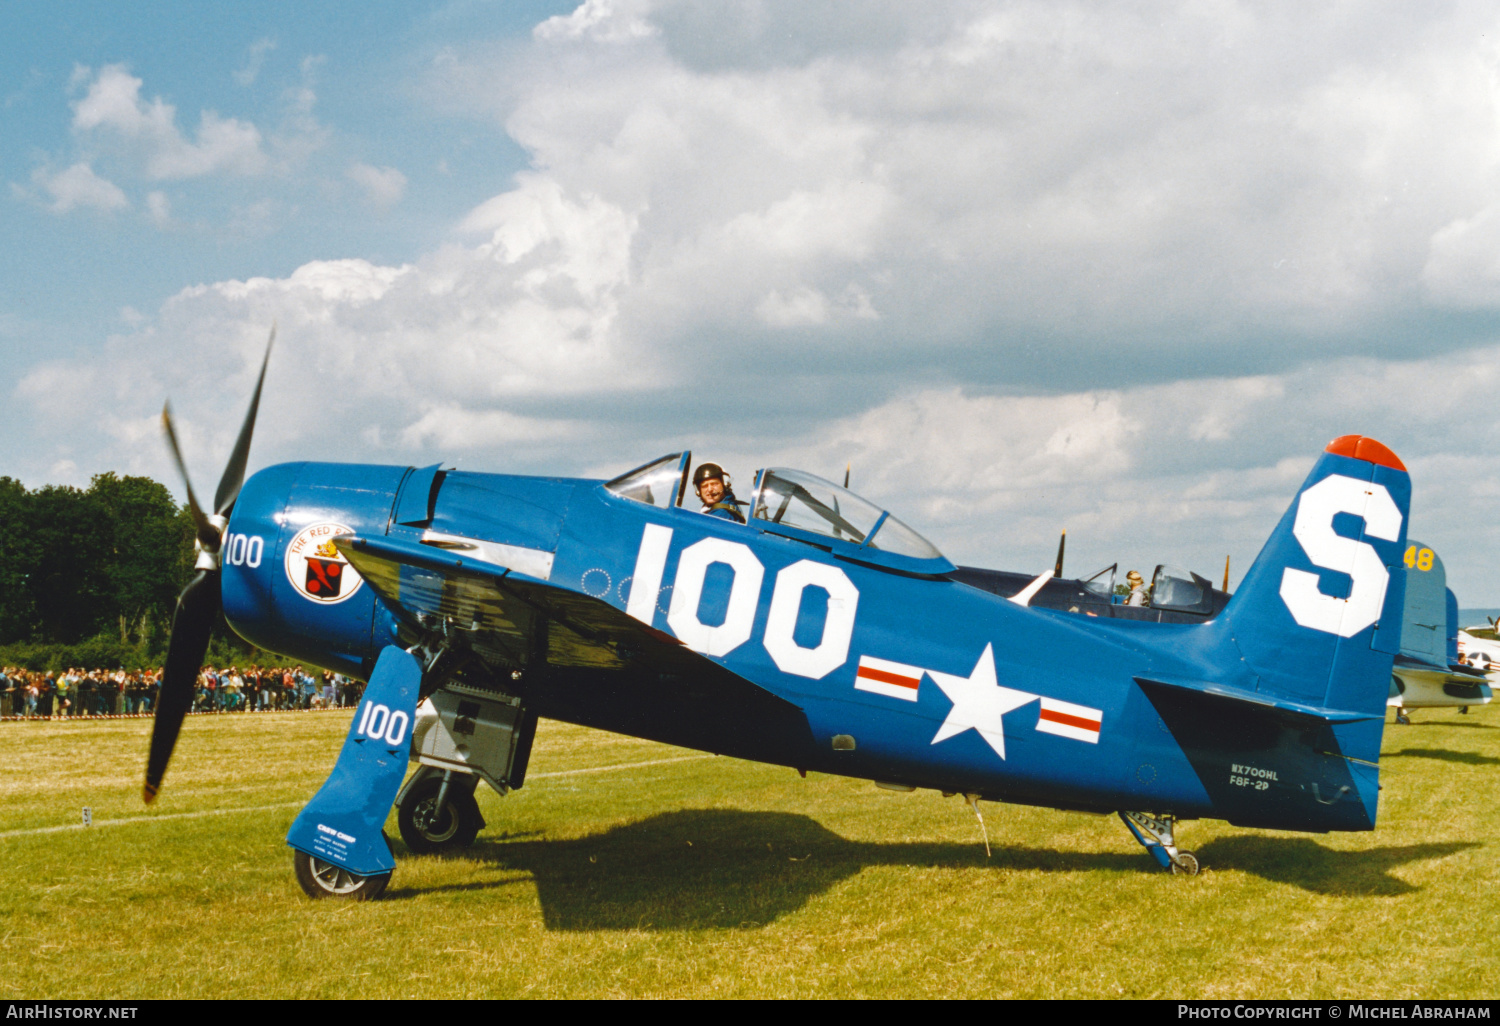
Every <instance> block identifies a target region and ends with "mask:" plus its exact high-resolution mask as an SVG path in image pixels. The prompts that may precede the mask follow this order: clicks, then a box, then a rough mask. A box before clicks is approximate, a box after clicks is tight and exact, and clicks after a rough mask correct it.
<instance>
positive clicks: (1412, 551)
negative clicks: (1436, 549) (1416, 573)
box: [1404, 545, 1437, 573]
mask: <svg viewBox="0 0 1500 1026" xmlns="http://www.w3.org/2000/svg"><path fill="white" fill-rule="evenodd" d="M1436 558H1437V556H1436V555H1434V554H1433V551H1432V550H1431V549H1423V550H1421V551H1420V552H1418V551H1417V547H1416V546H1415V545H1408V546H1407V547H1406V558H1405V560H1404V562H1405V563H1406V568H1407V569H1408V570H1410V569H1411V568H1412V567H1413V566H1415V567H1416V568H1417V569H1418V570H1421V571H1422V572H1423V573H1426V572H1427V571H1428V570H1431V569H1432V561H1433V560H1434V559H1436Z"/></svg>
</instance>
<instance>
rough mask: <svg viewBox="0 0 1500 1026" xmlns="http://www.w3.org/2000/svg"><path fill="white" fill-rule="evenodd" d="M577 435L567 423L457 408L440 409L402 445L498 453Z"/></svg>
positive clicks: (406, 431)
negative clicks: (519, 446) (507, 449)
mask: <svg viewBox="0 0 1500 1026" xmlns="http://www.w3.org/2000/svg"><path fill="white" fill-rule="evenodd" d="M576 433H577V431H576V425H573V424H571V423H569V422H567V421H548V420H539V419H537V418H533V417H520V416H517V415H515V414H513V413H510V412H508V411H505V410H466V409H464V408H462V407H460V406H456V405H445V406H436V407H433V408H432V409H430V410H428V411H427V412H425V413H423V414H422V416H421V417H420V418H419V419H417V420H416V421H415V422H413V423H412V424H410V425H408V426H407V427H405V428H403V429H402V430H401V435H400V437H401V444H402V445H403V446H405V447H407V448H409V449H423V448H427V447H432V448H435V449H441V450H448V451H456V452H464V453H468V452H473V451H474V450H494V449H497V448H503V447H505V446H507V445H513V444H515V443H518V442H527V443H534V442H540V441H556V440H560V439H565V438H568V437H570V436H573V435H575V434H576Z"/></svg>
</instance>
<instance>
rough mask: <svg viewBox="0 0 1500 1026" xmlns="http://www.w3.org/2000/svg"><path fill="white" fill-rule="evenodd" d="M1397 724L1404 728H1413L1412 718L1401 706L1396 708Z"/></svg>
mask: <svg viewBox="0 0 1500 1026" xmlns="http://www.w3.org/2000/svg"><path fill="white" fill-rule="evenodd" d="M1396 722H1397V723H1400V724H1403V725H1404V726H1408V727H1409V726H1411V717H1410V716H1408V715H1406V710H1405V709H1403V708H1401V707H1400V706H1399V705H1398V706H1396Z"/></svg>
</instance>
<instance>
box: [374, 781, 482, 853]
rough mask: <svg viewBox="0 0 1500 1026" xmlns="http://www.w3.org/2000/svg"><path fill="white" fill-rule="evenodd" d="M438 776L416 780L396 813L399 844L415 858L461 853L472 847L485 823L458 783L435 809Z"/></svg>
mask: <svg viewBox="0 0 1500 1026" xmlns="http://www.w3.org/2000/svg"><path fill="white" fill-rule="evenodd" d="M442 786H443V778H442V776H441V775H434V776H430V777H427V778H426V779H425V780H419V781H417V782H416V783H415V784H413V785H412V786H411V788H410V789H409V790H408V791H407V792H406V796H405V797H404V798H402V799H401V804H400V806H398V807H397V809H396V825H397V826H398V827H399V828H400V830H401V840H403V841H405V842H406V847H407V848H409V849H410V850H411V852H412V854H414V855H437V854H442V853H445V852H453V851H462V850H463V849H465V848H467V847H468V846H469V845H471V844H473V843H474V838H475V837H477V836H478V835H479V828H480V827H481V826H482V825H483V824H484V820H483V819H481V818H480V815H479V802H478V801H476V800H475V798H474V794H473V792H472V791H470V790H468V789H467V788H465V787H464V786H462V785H461V784H459V783H454V784H452V785H450V786H449V788H448V796H447V799H446V801H444V803H443V807H442V808H441V809H438V808H436V807H435V806H436V805H437V796H438V791H439V790H440V789H441V788H442Z"/></svg>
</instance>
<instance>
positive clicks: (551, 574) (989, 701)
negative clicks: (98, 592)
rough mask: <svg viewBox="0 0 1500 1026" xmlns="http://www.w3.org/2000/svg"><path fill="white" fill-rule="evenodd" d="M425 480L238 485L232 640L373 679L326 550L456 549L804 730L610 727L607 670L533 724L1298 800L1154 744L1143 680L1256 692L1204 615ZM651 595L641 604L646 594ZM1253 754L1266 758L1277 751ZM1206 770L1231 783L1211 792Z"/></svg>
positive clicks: (903, 773) (920, 779)
mask: <svg viewBox="0 0 1500 1026" xmlns="http://www.w3.org/2000/svg"><path fill="white" fill-rule="evenodd" d="M433 469H434V468H429V470H428V471H421V470H414V469H413V468H409V467H395V466H374V465H349V464H325V463H294V464H283V465H280V466H275V467H271V468H268V469H266V470H263V471H261V472H260V473H258V474H256V475H255V476H253V477H252V478H251V479H250V480H249V481H248V482H246V484H245V487H244V489H243V491H242V493H241V496H240V499H239V502H238V504H237V506H236V507H235V510H234V515H233V519H232V520H231V521H230V524H229V526H228V529H227V537H226V544H225V547H224V557H223V564H224V583H223V596H224V611H225V615H226V617H227V618H228V620H229V623H230V624H231V626H232V627H233V628H234V629H235V631H236V632H238V633H239V634H240V635H241V636H243V637H244V638H246V639H247V640H249V641H251V642H252V643H254V644H256V645H259V646H261V647H264V648H266V649H269V650H271V651H275V652H278V653H283V654H286V655H289V656H292V657H295V658H297V659H300V660H304V661H306V662H308V663H311V664H316V665H320V666H325V667H330V668H333V669H335V670H338V671H340V672H344V673H348V674H350V675H353V676H357V677H362V678H363V677H367V676H368V675H369V673H370V671H371V669H372V667H373V665H374V662H375V659H376V657H377V656H378V655H379V653H380V651H381V649H382V648H383V647H385V646H387V645H390V644H393V643H398V639H399V637H400V628H399V626H398V623H397V620H396V618H395V617H394V616H393V615H392V613H391V612H390V611H389V610H388V609H387V608H386V607H385V606H384V605H383V604H382V603H381V602H380V601H378V600H377V598H376V596H375V595H374V593H373V591H372V589H371V588H370V587H367V586H362V582H360V581H359V580H358V579H357V577H353V576H352V575H353V571H352V568H347V567H344V568H339V567H338V565H337V564H338V558H337V556H336V554H335V555H330V554H329V553H330V552H331V549H330V548H329V547H328V546H327V539H328V538H329V537H332V536H334V535H337V534H356V535H367V536H371V537H390V538H395V539H403V540H410V541H413V542H416V541H422V540H423V539H427V541H426V543H427V544H433V543H434V541H433V539H437V541H438V542H439V543H440V542H441V539H443V538H456V539H466V540H468V541H469V542H471V543H473V544H475V545H478V546H479V548H478V549H474V550H473V551H477V552H479V553H480V558H487V559H491V560H493V561H495V562H496V563H497V564H500V565H506V566H511V567H513V568H515V569H516V570H518V571H519V572H522V573H525V574H526V575H528V576H530V577H535V578H541V579H544V580H546V581H547V582H548V583H550V584H551V585H553V586H555V587H558V588H564V589H570V590H572V591H576V592H579V593H582V594H586V595H589V596H592V597H594V598H597V599H598V600H600V601H602V602H606V603H609V604H610V605H612V606H614V607H615V608H617V609H620V610H624V611H628V612H629V613H630V614H631V615H633V616H635V617H636V618H637V619H639V620H641V621H642V622H644V623H646V624H647V626H649V627H651V628H653V629H654V630H656V631H660V632H662V633H663V634H665V635H668V636H671V637H674V638H676V639H677V640H678V641H679V642H681V643H682V644H684V645H686V646H687V647H688V648H691V649H693V650H694V651H696V652H699V653H701V654H702V655H703V656H704V657H705V658H707V659H709V660H712V661H713V662H716V663H718V664H720V665H721V666H723V667H724V668H726V669H728V670H730V671H732V672H733V673H735V674H737V675H739V676H740V677H743V678H744V679H745V680H747V681H750V682H752V683H753V684H754V685H756V686H758V687H759V688H761V689H764V690H765V691H767V692H769V693H770V694H772V695H774V696H776V697H778V698H780V699H783V700H785V702H787V703H790V704H791V705H793V706H795V707H797V709H800V710H801V713H802V715H804V716H805V718H806V725H807V729H806V731H805V733H806V738H805V739H802V738H799V739H798V740H797V741H796V743H795V744H792V745H790V746H789V743H788V741H787V738H786V737H784V736H774V737H773V736H772V733H773V732H774V730H775V729H779V728H772V727H769V726H768V725H766V724H761V723H755V722H743V723H741V724H737V725H736V726H735V727H734V730H735V731H737V732H738V733H737V735H736V736H735V737H732V738H726V736H725V728H724V726H723V724H722V723H717V724H709V723H707V722H706V721H705V722H703V723H701V724H695V723H692V722H687V723H685V722H683V718H682V717H681V716H679V715H676V714H674V711H673V710H671V709H660V710H656V711H653V710H646V711H645V712H643V711H642V710H640V709H635V710H632V712H631V714H630V715H629V716H623V715H622V714H620V712H619V710H620V709H621V708H622V706H621V691H622V690H623V689H628V688H630V687H631V686H632V685H631V681H630V679H629V678H628V677H626V676H620V675H617V676H611V675H610V672H611V671H610V669H609V667H608V666H601V667H599V668H598V670H597V672H595V673H592V675H590V674H584V673H581V674H578V675H575V677H573V678H570V680H577V681H578V682H580V683H579V684H578V687H579V688H583V689H595V690H594V692H592V693H595V694H598V695H600V696H607V697H608V698H609V701H598V702H594V701H591V700H589V695H588V694H581V693H575V694H562V693H559V692H558V690H557V689H555V688H554V689H546V688H541V689H538V690H536V691H534V692H532V693H530V694H529V695H528V696H527V701H528V702H529V703H530V704H531V705H532V707H533V708H534V709H535V711H536V712H537V713H538V714H539V715H541V716H544V717H550V718H557V719H564V720H569V721H573V722H578V723H582V724H585V725H588V726H592V727H597V728H601V729H605V730H615V731H620V732H623V733H631V734H637V735H640V736H644V737H651V738H654V739H658V740H665V741H669V742H671V743H675V744H686V745H689V746H691V747H696V748H701V749H703V750H706V751H716V752H730V753H732V754H735V755H741V756H744V757H748V758H759V759H763V760H764V761H769V762H777V763H783V764H787V765H792V766H795V767H797V768H799V769H805V770H817V771H822V772H828V773H836V774H840V775H845V776H851V777H859V778H867V779H871V780H876V781H882V782H889V783H895V784H899V785H911V786H920V787H932V788H938V789H941V790H944V791H951V792H960V793H975V794H980V795H982V796H984V797H986V798H990V799H995V800H1005V801H1014V802H1024V803H1028V804H1038V805H1046V806H1054V807H1060V808H1076V809H1085V810H1091V811H1101V812H1103V811H1112V810H1116V809H1152V810H1160V811H1164V812H1171V813H1172V814H1174V815H1176V816H1179V817H1184V818H1194V817H1207V816H1213V817H1217V818H1228V819H1235V820H1237V821H1245V822H1249V823H1253V824H1257V825H1275V824H1276V822H1279V821H1278V820H1276V818H1275V815H1273V814H1271V813H1266V812H1262V811H1257V810H1258V809H1259V806H1256V805H1255V802H1257V801H1269V800H1270V799H1271V798H1272V796H1274V795H1276V794H1280V793H1281V792H1282V791H1286V792H1287V793H1288V794H1292V792H1293V790H1294V789H1295V788H1297V787H1300V786H1302V785H1301V784H1298V783H1296V782H1295V781H1292V780H1288V779H1287V776H1288V775H1289V767H1292V766H1293V765H1294V764H1296V759H1294V758H1292V756H1291V755H1288V759H1291V761H1289V762H1284V763H1281V764H1274V760H1268V759H1258V760H1256V761H1237V759H1236V758H1235V757H1233V756H1232V755H1226V756H1225V758H1224V760H1222V765H1220V764H1219V763H1217V762H1216V763H1214V765H1213V766H1212V768H1211V769H1210V770H1206V769H1205V766H1204V764H1203V763H1202V761H1201V760H1199V762H1198V765H1196V766H1195V765H1194V760H1193V759H1190V757H1189V755H1188V754H1187V753H1186V752H1185V746H1184V744H1183V742H1182V740H1181V738H1179V737H1177V736H1174V733H1173V730H1174V729H1179V727H1178V725H1177V724H1174V725H1173V727H1172V728H1169V726H1168V724H1167V722H1166V721H1165V720H1164V718H1163V715H1162V713H1161V712H1160V711H1159V709H1158V707H1157V705H1155V704H1153V701H1152V699H1150V698H1149V697H1148V696H1147V694H1146V693H1145V692H1144V691H1143V690H1142V687H1141V686H1140V685H1139V684H1138V683H1137V679H1138V678H1150V679H1152V680H1161V679H1186V680H1200V681H1220V682H1225V683H1227V684H1230V685H1234V684H1236V683H1237V682H1238V683H1240V684H1243V686H1245V687H1246V688H1248V689H1249V690H1251V691H1253V690H1254V688H1255V682H1254V680H1253V679H1246V680H1244V681H1239V678H1238V677H1237V674H1239V675H1240V676H1244V673H1243V671H1241V670H1239V669H1238V667H1240V666H1241V664H1242V663H1243V660H1242V659H1241V656H1240V651H1239V649H1238V648H1236V646H1235V641H1234V639H1233V638H1232V637H1230V636H1229V634H1228V632H1227V629H1226V628H1224V627H1223V625H1222V624H1221V623H1219V622H1218V621H1210V622H1207V623H1201V624H1156V623H1134V622H1113V621H1102V620H1101V621H1095V620H1092V619H1089V618H1084V617H1080V616H1072V615H1068V614H1066V613H1057V612H1051V611H1047V610H1037V609H1029V608H1025V607H1022V606H1019V605H1017V604H1015V603H1013V602H1010V601H1007V600H1005V599H1002V598H1000V597H999V596H997V595H994V594H991V593H988V592H985V591H981V590H979V589H976V588H974V587H970V586H968V585H965V584H962V583H959V582H958V581H955V580H952V579H950V578H948V577H947V576H946V575H944V574H941V573H935V574H933V573H919V572H913V571H911V570H909V569H900V568H897V567H894V566H891V565H882V563H881V560H880V559H878V558H876V557H875V555H874V554H872V553H870V552H869V551H868V550H866V551H865V552H864V553H863V555H861V553H860V551H858V550H857V549H855V548H851V547H850V546H849V545H846V544H835V543H833V542H829V541H827V540H826V539H824V540H820V539H818V538H816V537H813V536H808V537H801V536H799V534H798V532H796V531H790V530H784V529H775V528H773V525H770V524H767V523H760V522H757V521H756V520H753V519H752V520H751V521H750V522H749V523H748V524H738V523H734V522H732V521H728V520H722V519H718V518H714V517H709V516H704V515H701V514H699V513H697V512H696V511H694V510H692V509H685V508H682V507H680V506H668V507H665V508H664V507H662V506H656V505H650V504H647V503H645V502H640V501H633V500H632V499H630V498H626V497H622V496H620V495H617V494H614V493H612V492H610V491H608V490H606V489H605V488H604V487H603V483H602V482H600V481H594V480H579V479H561V478H541V477H522V476H513V475H491V474H474V473H457V472H449V473H447V474H446V475H444V476H435V475H434V474H433V473H432V471H433ZM419 493H420V494H419ZM418 500H425V501H426V502H427V503H428V506H427V508H426V509H422V508H421V507H422V502H421V501H418ZM402 511H405V512H402ZM413 511H415V512H413ZM416 513H423V514H427V515H423V516H417V515H416ZM455 544H456V543H455ZM320 552H321V553H323V554H322V555H319V553H320ZM887 562H889V561H887ZM341 576H342V579H339V578H340V577H341ZM647 578H650V579H651V581H652V585H653V586H652V587H651V589H650V593H649V594H647V592H646V591H645V590H644V589H643V586H642V585H640V584H639V583H638V581H640V580H644V579H647ZM683 596H686V598H684V597H683ZM491 669H492V670H493V672H494V674H495V675H496V678H497V679H501V678H503V677H507V676H508V675H509V668H508V667H507V666H504V665H495V666H492V667H491ZM502 683H503V680H502ZM657 712H659V715H656V714H655V713H657ZM1194 715H1197V714H1194ZM997 723H998V724H999V725H1000V726H999V729H998V730H997V729H996V727H995V725H996V724H997ZM1210 726H1211V729H1220V728H1221V727H1222V726H1223V725H1222V724H1218V725H1210ZM1179 732H1180V730H1179ZM1247 744H1248V742H1247ZM1255 744H1256V745H1259V746H1260V748H1261V749H1264V750H1266V751H1268V752H1272V753H1274V752H1275V751H1279V750H1280V749H1279V748H1278V747H1277V746H1278V745H1281V744H1282V742H1281V741H1276V740H1273V741H1269V742H1264V741H1256V742H1255ZM1252 747H1253V746H1252ZM1296 758H1301V756H1297V757H1296ZM1260 763H1264V764H1260ZM1298 765H1300V764H1298ZM1341 765H1342V764H1341ZM1210 772H1211V773H1212V774H1214V775H1215V776H1214V779H1215V780H1217V777H1218V776H1219V775H1222V776H1223V777H1224V778H1225V780H1224V781H1219V782H1218V783H1217V784H1215V785H1214V787H1215V788H1216V790H1215V792H1214V793H1213V794H1211V793H1210V790H1209V789H1208V788H1206V787H1205V780H1206V779H1207V777H1206V774H1207V773H1210ZM1320 772H1321V771H1320ZM1340 772H1343V771H1342V770H1341V771H1340ZM1325 790H1326V785H1325ZM1360 790H1361V791H1363V790H1365V789H1364V788H1363V787H1362V788H1360ZM1370 790H1371V792H1372V793H1373V789H1370ZM1314 793H1317V792H1316V791H1315V792H1314ZM1225 795H1228V796H1230V797H1229V798H1227V799H1226V797H1225ZM1294 797H1295V795H1294ZM1320 800H1321V799H1320ZM1236 802H1240V803H1241V804H1242V806H1243V809H1249V810H1250V811H1248V812H1245V811H1243V809H1241V806H1238V805H1235V803H1236ZM1226 803H1227V805H1228V807H1226ZM1307 807H1308V808H1310V809H1312V810H1313V811H1312V812H1308V811H1306V809H1303V810H1302V811H1298V812H1296V813H1295V814H1293V815H1291V816H1290V818H1288V819H1287V820H1286V822H1285V824H1284V825H1286V826H1296V827H1299V828H1302V829H1368V828H1369V827H1370V826H1371V825H1372V824H1373V818H1374V808H1373V798H1371V799H1369V800H1366V801H1359V800H1354V799H1351V800H1346V801H1339V802H1331V803H1324V804H1323V805H1322V806H1321V811H1320V806H1318V805H1317V804H1309V805H1308V806H1307ZM1300 808H1301V806H1299V809H1300ZM1236 809H1241V811H1240V812H1236ZM1319 816H1321V817H1322V819H1321V820H1318V819H1317V817H1319Z"/></svg>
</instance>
